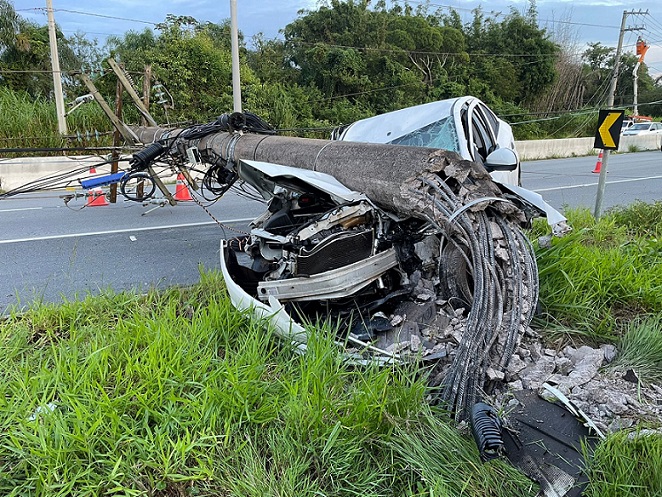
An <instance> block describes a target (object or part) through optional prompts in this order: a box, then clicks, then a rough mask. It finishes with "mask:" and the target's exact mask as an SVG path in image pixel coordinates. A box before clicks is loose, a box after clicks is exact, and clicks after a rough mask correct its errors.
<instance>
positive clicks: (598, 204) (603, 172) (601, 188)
mask: <svg viewBox="0 0 662 497" xmlns="http://www.w3.org/2000/svg"><path fill="white" fill-rule="evenodd" d="M631 14H643V12H641V11H639V12H635V11H630V12H628V11H627V10H625V11H623V19H622V21H621V32H620V35H619V36H618V47H617V48H616V62H615V63H614V72H613V73H612V75H611V84H610V86H609V95H608V96H607V107H608V108H609V109H613V108H614V98H615V95H616V83H618V72H619V69H620V66H621V50H622V48H623V35H624V34H625V32H626V31H633V30H635V29H639V28H632V29H626V28H625V22H626V20H627V17H628V15H631ZM608 162H609V150H605V151H604V152H603V154H602V167H601V168H600V178H599V179H598V193H597V195H596V196H595V210H594V211H593V217H595V219H600V214H601V213H602V197H603V196H604V192H605V182H606V180H607V164H608Z"/></svg>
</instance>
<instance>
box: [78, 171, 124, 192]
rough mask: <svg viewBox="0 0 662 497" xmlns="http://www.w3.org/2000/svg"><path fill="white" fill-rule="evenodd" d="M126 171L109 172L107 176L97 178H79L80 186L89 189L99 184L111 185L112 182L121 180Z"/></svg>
mask: <svg viewBox="0 0 662 497" xmlns="http://www.w3.org/2000/svg"><path fill="white" fill-rule="evenodd" d="M125 174H126V173H125V172H122V173H115V174H109V175H107V176H99V177H97V178H90V179H84V180H81V182H80V186H82V187H83V188H85V189H86V190H89V189H90V188H97V187H99V186H106V185H112V184H113V183H119V182H120V181H122V178H123V177H124V175H125Z"/></svg>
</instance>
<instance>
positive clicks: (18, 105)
mask: <svg viewBox="0 0 662 497" xmlns="http://www.w3.org/2000/svg"><path fill="white" fill-rule="evenodd" d="M108 123H109V121H108V118H107V117H106V116H105V115H104V114H103V111H102V110H101V108H100V107H99V106H98V105H85V106H82V107H80V108H78V109H76V110H75V111H74V112H73V113H72V114H70V115H69V116H68V117H67V125H68V127H69V128H70V129H71V130H78V131H72V133H73V134H72V139H71V140H65V139H63V138H62V136H61V135H60V134H58V133H57V114H56V112H55V104H54V103H53V102H50V101H48V100H46V99H44V98H37V99H34V98H32V97H30V96H29V95H28V94H27V93H22V92H14V91H12V90H10V89H8V88H3V87H1V86H0V144H1V146H2V147H4V148H56V147H87V146H90V147H93V146H107V145H110V144H111V143H112V140H111V137H110V134H109V133H107V130H108V127H109V125H108ZM14 155H21V154H14ZM22 155H25V154H22ZM43 155H46V154H43Z"/></svg>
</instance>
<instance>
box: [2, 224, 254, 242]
mask: <svg viewBox="0 0 662 497" xmlns="http://www.w3.org/2000/svg"><path fill="white" fill-rule="evenodd" d="M253 219H254V218H252V217H250V218H243V219H224V220H221V223H224V224H230V223H246V222H249V221H252V220H253ZM210 224H216V223H215V222H214V221H204V222H201V223H186V224H170V225H167V226H148V227H146V228H125V229H119V230H107V231H88V232H85V233H67V234H64V235H49V236H34V237H31V238H15V239H13V240H0V245H6V244H9V243H20V242H37V241H43V240H59V239H63V238H76V237H80V236H98V235H115V234H117V233H131V232H139V231H155V230H167V229H173V228H188V227H191V226H207V225H210Z"/></svg>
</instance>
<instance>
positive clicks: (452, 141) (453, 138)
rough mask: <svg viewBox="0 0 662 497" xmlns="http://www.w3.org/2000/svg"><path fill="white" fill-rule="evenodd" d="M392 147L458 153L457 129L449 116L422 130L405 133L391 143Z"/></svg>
mask: <svg viewBox="0 0 662 497" xmlns="http://www.w3.org/2000/svg"><path fill="white" fill-rule="evenodd" d="M389 143H391V144H392V145H408V146H410V147H429V148H440V149H443V150H451V151H453V152H459V151H460V147H459V143H458V138H457V129H456V128H455V123H454V122H453V119H452V118H451V117H450V116H447V117H445V118H443V119H440V120H439V121H435V122H433V123H432V124H428V125H427V126H425V127H423V128H419V129H417V130H415V131H412V132H411V133H407V134H406V135H403V136H401V137H399V138H396V139H395V140H393V141H390V142H389Z"/></svg>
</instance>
